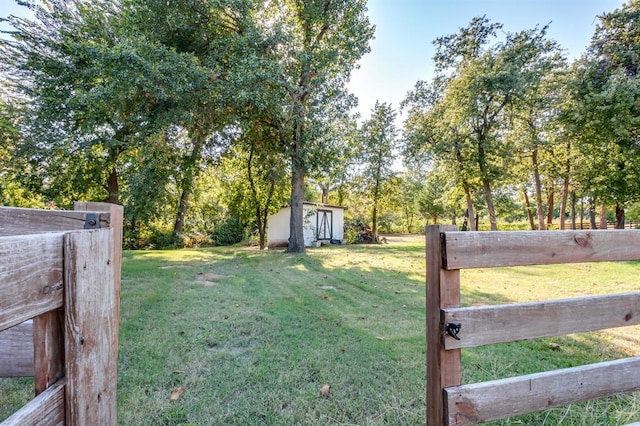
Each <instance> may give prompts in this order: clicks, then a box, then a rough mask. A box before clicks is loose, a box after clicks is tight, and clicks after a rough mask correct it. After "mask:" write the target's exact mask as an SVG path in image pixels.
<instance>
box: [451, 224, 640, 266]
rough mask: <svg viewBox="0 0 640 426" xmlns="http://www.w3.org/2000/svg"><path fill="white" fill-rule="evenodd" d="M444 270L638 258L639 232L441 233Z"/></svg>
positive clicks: (618, 230) (620, 230)
mask: <svg viewBox="0 0 640 426" xmlns="http://www.w3.org/2000/svg"><path fill="white" fill-rule="evenodd" d="M442 239H443V244H442V250H443V252H442V263H443V267H444V269H450V270H451V269H467V268H494V267H499V266H527V265H551V264H560V263H581V262H603V261H612V260H637V259H640V230H622V229H616V230H607V231H604V230H600V231H598V230H595V231H526V232H525V231H515V232H506V231H493V232H446V233H443V234H442Z"/></svg>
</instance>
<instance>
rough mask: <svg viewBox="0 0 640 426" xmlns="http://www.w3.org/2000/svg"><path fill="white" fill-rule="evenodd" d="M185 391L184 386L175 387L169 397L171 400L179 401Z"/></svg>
mask: <svg viewBox="0 0 640 426" xmlns="http://www.w3.org/2000/svg"><path fill="white" fill-rule="evenodd" d="M183 393H184V386H180V387H178V388H175V389H174V390H173V392H171V396H170V397H169V401H177V400H178V398H180V397H181V396H182V394H183Z"/></svg>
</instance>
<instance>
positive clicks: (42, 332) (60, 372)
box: [32, 310, 64, 395]
mask: <svg viewBox="0 0 640 426" xmlns="http://www.w3.org/2000/svg"><path fill="white" fill-rule="evenodd" d="M32 334H33V341H32V347H33V359H34V388H35V394H36V395H39V394H40V393H42V392H43V391H44V390H45V389H47V388H48V387H49V386H51V385H52V384H53V383H55V382H56V381H57V380H58V379H60V378H62V376H64V311H62V310H55V311H51V312H47V313H45V314H42V315H38V316H37V317H35V318H34V319H33V333H32Z"/></svg>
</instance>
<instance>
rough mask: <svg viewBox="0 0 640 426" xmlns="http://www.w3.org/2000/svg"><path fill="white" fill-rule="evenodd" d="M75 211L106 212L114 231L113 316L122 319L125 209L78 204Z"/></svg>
mask: <svg viewBox="0 0 640 426" xmlns="http://www.w3.org/2000/svg"><path fill="white" fill-rule="evenodd" d="M74 209H76V210H79V211H94V212H104V213H103V216H106V217H108V220H109V223H108V227H109V228H111V229H113V256H112V258H111V259H112V262H111V265H112V267H113V286H114V290H115V293H116V296H115V297H116V300H117V301H118V303H116V305H115V306H114V311H113V315H114V316H115V317H116V318H118V319H119V318H120V283H121V281H122V227H123V220H124V208H123V207H122V206H120V205H118V204H110V203H95V202H76V203H75V204H74ZM119 325H120V322H119V321H118V322H117V323H116V341H115V345H116V347H118V343H119V341H118V336H119V335H120V333H119V332H118V330H119Z"/></svg>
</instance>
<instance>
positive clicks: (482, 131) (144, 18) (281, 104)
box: [0, 0, 640, 251]
mask: <svg viewBox="0 0 640 426" xmlns="http://www.w3.org/2000/svg"><path fill="white" fill-rule="evenodd" d="M21 3H24V4H25V5H26V6H27V7H31V8H33V9H34V11H35V19H33V20H29V19H24V18H19V17H8V18H7V20H8V21H9V22H10V23H11V25H12V26H13V28H14V30H12V31H9V33H10V37H6V38H5V39H2V40H0V54H1V55H2V58H3V60H2V61H1V62H0V70H1V73H0V81H1V84H0V140H2V144H1V145H0V203H2V204H5V205H14V206H21V207H47V206H50V207H57V208H64V207H68V206H70V205H71V204H72V202H73V201H74V200H107V201H109V202H114V203H120V204H122V205H124V207H125V244H126V245H127V246H128V247H130V248H143V247H167V246H172V245H186V246H193V245H203V244H229V243H235V242H238V241H241V240H243V239H247V238H250V237H251V238H252V236H254V237H255V240H256V241H258V242H259V244H260V245H261V247H264V245H265V235H266V234H265V232H266V219H267V217H268V215H269V214H271V213H274V212H275V211H277V210H278V209H279V208H280V207H281V206H283V205H291V206H292V218H291V226H290V228H291V235H292V238H291V240H290V244H289V249H288V250H289V251H303V250H304V242H303V236H302V225H303V213H302V201H317V202H324V203H330V204H338V205H344V206H347V207H348V210H347V211H346V215H347V238H348V239H353V238H354V237H355V235H356V234H357V233H358V232H361V231H365V230H370V232H371V233H373V234H374V235H375V234H376V233H377V232H416V231H419V230H420V229H421V228H422V227H423V226H424V224H425V222H433V223H435V222H439V221H440V222H449V223H450V222H454V223H455V222H456V221H457V223H458V224H459V225H461V226H462V227H463V228H466V229H469V230H476V229H492V230H497V229H507V228H508V229H553V228H562V229H565V228H575V227H580V226H582V225H583V220H584V221H588V222H589V226H590V227H592V228H596V227H599V228H602V227H605V226H606V222H607V221H610V222H614V223H615V227H617V228H621V227H624V224H625V222H626V221H628V220H632V221H634V222H635V221H637V220H638V218H640V208H639V207H640V206H639V204H638V202H639V201H640V179H639V176H638V174H639V173H640V134H639V130H640V111H639V109H640V85H639V81H640V80H639V78H640V77H639V75H638V72H639V68H638V66H639V64H640V0H631V1H629V2H628V3H626V4H625V5H624V6H623V7H621V8H620V9H617V10H613V11H611V12H609V13H605V14H603V15H602V16H599V17H597V20H598V26H597V28H596V30H595V33H594V35H593V38H592V41H591V43H590V45H589V46H588V48H587V51H586V53H585V54H584V55H583V56H582V57H581V58H580V59H578V60H576V61H573V62H572V63H570V62H569V61H568V60H567V59H566V56H565V54H564V51H563V49H562V47H561V46H560V45H558V43H557V42H555V41H554V40H552V39H550V38H549V37H548V36H547V27H545V26H538V27H536V28H532V29H524V30H522V31H519V32H515V33H510V32H504V31H503V30H502V25H501V24H499V23H495V22H492V21H491V20H490V19H489V18H487V17H478V18H475V19H473V20H472V21H471V22H470V23H469V25H468V26H467V27H465V28H462V29H460V30H459V31H458V32H457V33H455V34H450V35H444V36H442V37H440V38H438V39H437V40H435V41H434V44H435V46H436V54H435V56H434V58H433V61H434V63H435V68H436V73H435V76H434V77H433V78H432V79H431V80H430V81H418V82H417V83H416V85H415V87H414V89H413V90H412V91H411V92H410V93H408V94H407V96H406V98H405V100H404V102H403V103H402V104H401V105H399V106H398V108H400V109H401V110H402V111H404V112H405V117H406V118H405V121H404V123H403V124H402V125H401V126H399V127H400V128H398V125H397V124H396V123H397V115H398V112H399V111H397V110H396V109H395V108H394V107H393V106H392V105H390V104H387V103H384V102H378V103H376V105H375V107H374V108H373V110H372V111H371V116H370V117H369V118H366V119H362V118H361V117H358V115H357V114H355V113H354V112H353V109H354V107H355V106H356V103H357V99H355V98H354V96H353V95H352V94H350V93H349V92H348V91H347V89H346V83H347V81H348V79H349V75H350V72H351V71H352V70H353V68H354V67H355V66H356V63H357V61H358V60H359V59H360V58H361V57H362V56H363V55H364V54H365V53H367V52H368V51H369V42H370V40H371V39H372V37H373V35H374V30H375V29H374V27H373V26H372V25H371V24H370V23H369V21H368V18H367V10H366V0H182V1H174V0H119V1H93V2H86V1H81V0H73V1H66V0H46V1H39V2H36V3H32V2H21ZM400 164H401V165H402V166H401V167H400V166H399V165H400Z"/></svg>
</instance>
